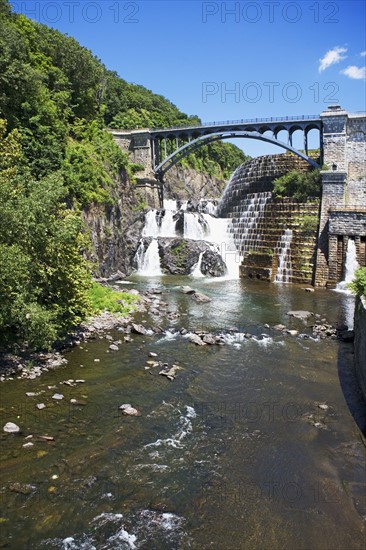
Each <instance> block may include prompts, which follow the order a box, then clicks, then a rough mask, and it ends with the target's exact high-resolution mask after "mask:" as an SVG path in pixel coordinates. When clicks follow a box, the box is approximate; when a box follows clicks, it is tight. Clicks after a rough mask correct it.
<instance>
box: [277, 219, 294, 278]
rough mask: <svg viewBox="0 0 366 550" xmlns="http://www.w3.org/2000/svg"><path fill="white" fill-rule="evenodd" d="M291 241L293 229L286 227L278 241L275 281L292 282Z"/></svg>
mask: <svg viewBox="0 0 366 550" xmlns="http://www.w3.org/2000/svg"><path fill="white" fill-rule="evenodd" d="M291 242H292V230H291V229H285V232H284V234H283V235H282V237H281V240H280V241H279V242H278V243H277V246H276V250H275V251H276V253H277V254H278V253H279V257H278V268H277V274H276V277H275V283H290V282H291V277H292V266H291Z"/></svg>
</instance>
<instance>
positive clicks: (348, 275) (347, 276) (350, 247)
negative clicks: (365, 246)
mask: <svg viewBox="0 0 366 550" xmlns="http://www.w3.org/2000/svg"><path fill="white" fill-rule="evenodd" d="M359 267H360V265H359V263H358V262H357V254H356V244H355V241H354V240H353V239H348V243H347V252H346V263H345V266H344V279H343V281H341V282H340V283H338V284H337V287H336V289H335V290H338V291H340V292H346V293H347V294H352V292H351V291H350V290H349V289H348V288H347V286H348V284H349V283H351V282H352V281H353V279H354V278H355V274H356V271H357V269H358V268H359Z"/></svg>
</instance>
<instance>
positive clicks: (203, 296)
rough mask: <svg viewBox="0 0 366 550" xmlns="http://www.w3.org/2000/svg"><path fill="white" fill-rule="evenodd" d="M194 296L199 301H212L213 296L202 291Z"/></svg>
mask: <svg viewBox="0 0 366 550" xmlns="http://www.w3.org/2000/svg"><path fill="white" fill-rule="evenodd" d="M192 298H193V300H195V301H196V302H199V303H207V302H211V298H209V297H208V296H206V294H202V292H195V293H194V294H192Z"/></svg>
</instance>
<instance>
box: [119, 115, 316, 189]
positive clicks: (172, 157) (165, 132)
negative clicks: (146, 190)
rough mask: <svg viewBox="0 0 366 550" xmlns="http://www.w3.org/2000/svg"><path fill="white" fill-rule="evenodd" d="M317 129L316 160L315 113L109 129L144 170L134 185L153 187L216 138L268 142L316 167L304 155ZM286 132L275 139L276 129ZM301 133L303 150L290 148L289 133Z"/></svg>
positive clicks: (291, 145) (159, 185) (313, 162)
mask: <svg viewBox="0 0 366 550" xmlns="http://www.w3.org/2000/svg"><path fill="white" fill-rule="evenodd" d="M311 130H317V131H318V132H319V144H318V147H319V149H320V159H321V160H320V163H322V156H323V139H322V120H321V117H320V116H318V115H310V116H308V115H301V116H288V117H271V118H255V119H246V120H236V121H225V122H212V123H206V124H201V125H199V126H182V127H175V128H161V129H153V130H151V129H137V130H110V132H111V133H112V135H113V137H114V139H115V140H116V141H117V143H118V144H119V145H120V146H121V148H122V149H123V150H125V151H127V152H128V153H129V154H130V156H131V160H133V162H135V163H137V164H141V165H142V166H143V167H144V170H143V171H141V172H140V173H139V175H138V185H151V186H157V187H159V188H161V189H162V187H163V186H162V183H163V180H164V176H165V174H166V173H167V172H168V170H170V168H172V166H174V165H175V164H176V163H177V162H179V161H180V160H182V159H183V158H184V157H185V156H187V155H189V154H190V153H192V152H193V151H195V150H196V149H198V148H200V147H202V145H207V144H209V143H213V142H215V141H219V140H225V139H233V138H246V139H256V140H260V141H264V142H267V143H272V144H274V145H277V146H279V147H281V148H283V149H285V150H288V151H291V152H293V153H295V154H296V155H298V156H300V157H301V158H303V159H304V160H306V161H307V162H308V163H309V164H311V165H312V166H313V167H314V168H319V167H320V166H319V165H318V164H317V163H316V162H315V161H314V159H312V158H310V157H309V155H308V134H309V132H310V131H311ZM283 131H284V132H285V134H286V135H287V139H286V141H285V142H284V141H281V140H280V139H279V134H280V132H283ZM296 131H300V132H302V135H303V144H304V146H303V149H302V150H301V151H300V150H298V149H296V148H294V147H293V135H294V133H295V132H296Z"/></svg>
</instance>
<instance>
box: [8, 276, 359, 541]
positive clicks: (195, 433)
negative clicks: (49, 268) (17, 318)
mask: <svg viewBox="0 0 366 550" xmlns="http://www.w3.org/2000/svg"><path fill="white" fill-rule="evenodd" d="M133 283H134V284H133V286H134V287H135V288H140V289H146V288H150V289H155V290H159V289H160V290H162V292H163V294H162V295H159V294H157V295H156V299H157V300H163V301H165V302H166V303H167V304H168V305H167V308H168V310H172V311H178V313H179V317H178V318H177V319H174V320H168V319H167V320H161V321H159V324H160V325H161V326H162V328H164V329H169V332H168V333H166V334H165V335H155V336H144V337H142V336H133V340H134V341H133V342H131V343H125V344H121V346H120V350H119V351H118V352H114V353H112V352H110V351H109V344H110V342H109V341H108V340H105V339H101V340H96V341H90V342H88V343H83V344H81V346H79V347H78V348H75V349H74V350H72V351H71V352H70V353H68V354H67V358H68V365H67V366H66V367H64V368H61V369H59V370H57V371H55V372H54V373H47V374H45V375H44V376H43V377H42V378H41V379H39V380H22V381H17V382H15V381H8V382H6V383H5V384H4V385H3V387H2V403H1V407H2V408H1V412H2V420H3V425H4V424H5V423H6V422H8V421H13V422H16V423H17V424H18V425H19V426H20V427H21V429H22V433H21V435H19V436H9V435H7V434H4V433H2V434H1V442H2V449H3V454H2V473H1V477H0V490H1V493H0V494H1V504H2V507H1V513H0V522H1V525H0V526H1V535H2V537H3V544H4V545H7V546H5V547H9V548H16V549H17V548H37V549H38V548H63V549H92V548H96V549H98V550H99V549H114V548H119V549H121V548H122V549H124V548H138V549H151V548H154V549H155V548H156V549H174V550H175V549H177V548H181V549H185V548H193V549H205V548H215V549H216V548H217V549H219V550H227V549H228V550H231V549H233V550H234V549H235V550H237V549H249V550H251V549H257V548H261V549H269V548H271V549H280V548H281V549H282V548H299V549H300V550H308V549H309V548H312V549H315V550H316V549H319V550H325V549H329V550H330V549H332V550H333V549H340V550H343V549H345V548H347V549H361V548H364V537H363V535H364V533H363V525H364V523H363V516H365V514H366V505H365V497H364V494H365V493H364V489H365V485H364V483H365V468H364V467H365V449H364V447H363V445H362V443H361V441H360V439H359V435H358V429H357V426H356V424H355V423H354V421H353V418H352V416H351V414H350V413H349V410H348V408H347V406H346V404H345V401H344V398H343V394H342V391H341V388H340V385H339V382H338V376H337V354H338V344H337V342H334V341H324V340H323V341H316V340H315V339H312V338H308V337H307V336H308V335H309V334H310V333H311V330H310V329H309V327H308V326H307V325H306V324H304V323H303V322H302V321H299V320H296V319H293V318H289V317H288V316H287V312H288V311H289V310H294V309H305V310H309V311H312V312H313V313H314V314H318V315H320V317H318V318H317V319H326V321H327V322H330V323H333V324H334V323H336V322H342V320H343V315H344V311H343V303H344V297H343V296H342V295H340V294H337V293H332V292H327V291H321V290H320V291H317V292H315V293H306V292H304V291H302V290H301V289H297V288H294V287H288V286H286V287H284V286H282V285H266V284H262V283H252V282H244V281H207V280H204V279H199V280H197V279H196V280H194V281H192V279H189V278H176V277H168V276H165V277H164V278H155V279H151V280H149V281H146V279H145V280H142V279H139V278H135V279H133ZM163 283H164V286H163ZM182 284H191V285H192V286H193V285H194V287H195V288H197V289H198V290H200V291H202V292H204V293H205V294H207V295H209V296H210V297H211V299H212V302H210V303H209V304H198V303H196V302H194V301H193V300H192V298H191V297H190V296H189V295H184V294H182V293H181V291H180V288H179V287H180V285H182ZM312 319H313V318H311V320H310V321H309V325H311V323H312V322H313V320H312ZM314 319H315V317H314ZM149 323H150V324H152V323H153V321H152V320H151V322H150V321H149V320H148V322H147V326H148V325H149ZM278 323H283V324H285V325H286V326H287V327H288V328H290V329H296V330H298V331H299V336H298V337H294V336H291V335H289V334H283V333H282V332H280V333H279V332H278V331H275V330H274V329H273V328H271V327H273V326H274V325H275V324H278ZM182 328H185V329H186V330H187V331H192V330H209V331H213V332H215V334H222V335H223V338H224V340H225V345H223V346H204V347H200V346H195V345H193V344H191V343H189V341H188V340H187V338H185V337H184V336H182V335H181V334H180V333H179V330H180V329H182ZM246 333H250V335H251V336H252V337H251V338H247V337H245V334H246ZM301 335H303V336H301ZM304 335H305V336H304ZM253 336H254V337H253ZM113 337H114V338H117V339H118V338H120V337H121V335H120V333H118V332H117V333H113ZM151 351H153V352H155V353H157V354H158V358H159V360H160V361H162V362H163V363H165V362H166V363H168V364H169V365H171V364H177V365H179V366H180V367H181V370H179V371H178V373H177V377H176V379H175V380H174V381H169V380H167V378H166V377H164V376H159V370H160V369H159V368H156V367H153V366H150V368H146V367H149V365H148V364H147V361H148V360H149V357H148V354H149V352H151ZM94 359H99V362H95V361H94ZM68 379H84V380H85V383H83V384H78V385H76V386H73V387H71V386H68V385H65V384H63V382H64V381H65V380H68ZM26 392H33V393H36V394H37V393H38V392H40V393H39V394H38V395H35V396H31V397H27V396H26ZM55 392H57V393H62V394H63V395H64V399H63V400H61V401H59V402H57V401H55V400H53V399H52V395H53V394H54V393H55ZM70 399H77V400H78V401H80V402H83V403H84V405H83V406H77V407H75V406H74V405H71V404H70ZM40 402H43V403H45V405H46V408H45V409H43V410H38V409H37V407H36V405H37V403H40ZM123 403H131V404H132V406H133V407H136V408H137V409H138V410H139V411H140V412H141V416H139V417H127V416H123V415H122V414H121V411H120V410H119V407H120V405H122V404H123ZM28 435H33V437H32V438H30V439H28V440H26V439H25V438H26V437H27V436H28ZM45 435H47V436H52V437H54V441H45V440H44V439H41V438H39V436H45ZM26 441H28V442H29V441H31V442H33V444H34V445H33V447H30V448H23V446H22V445H23V444H24V443H26Z"/></svg>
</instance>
